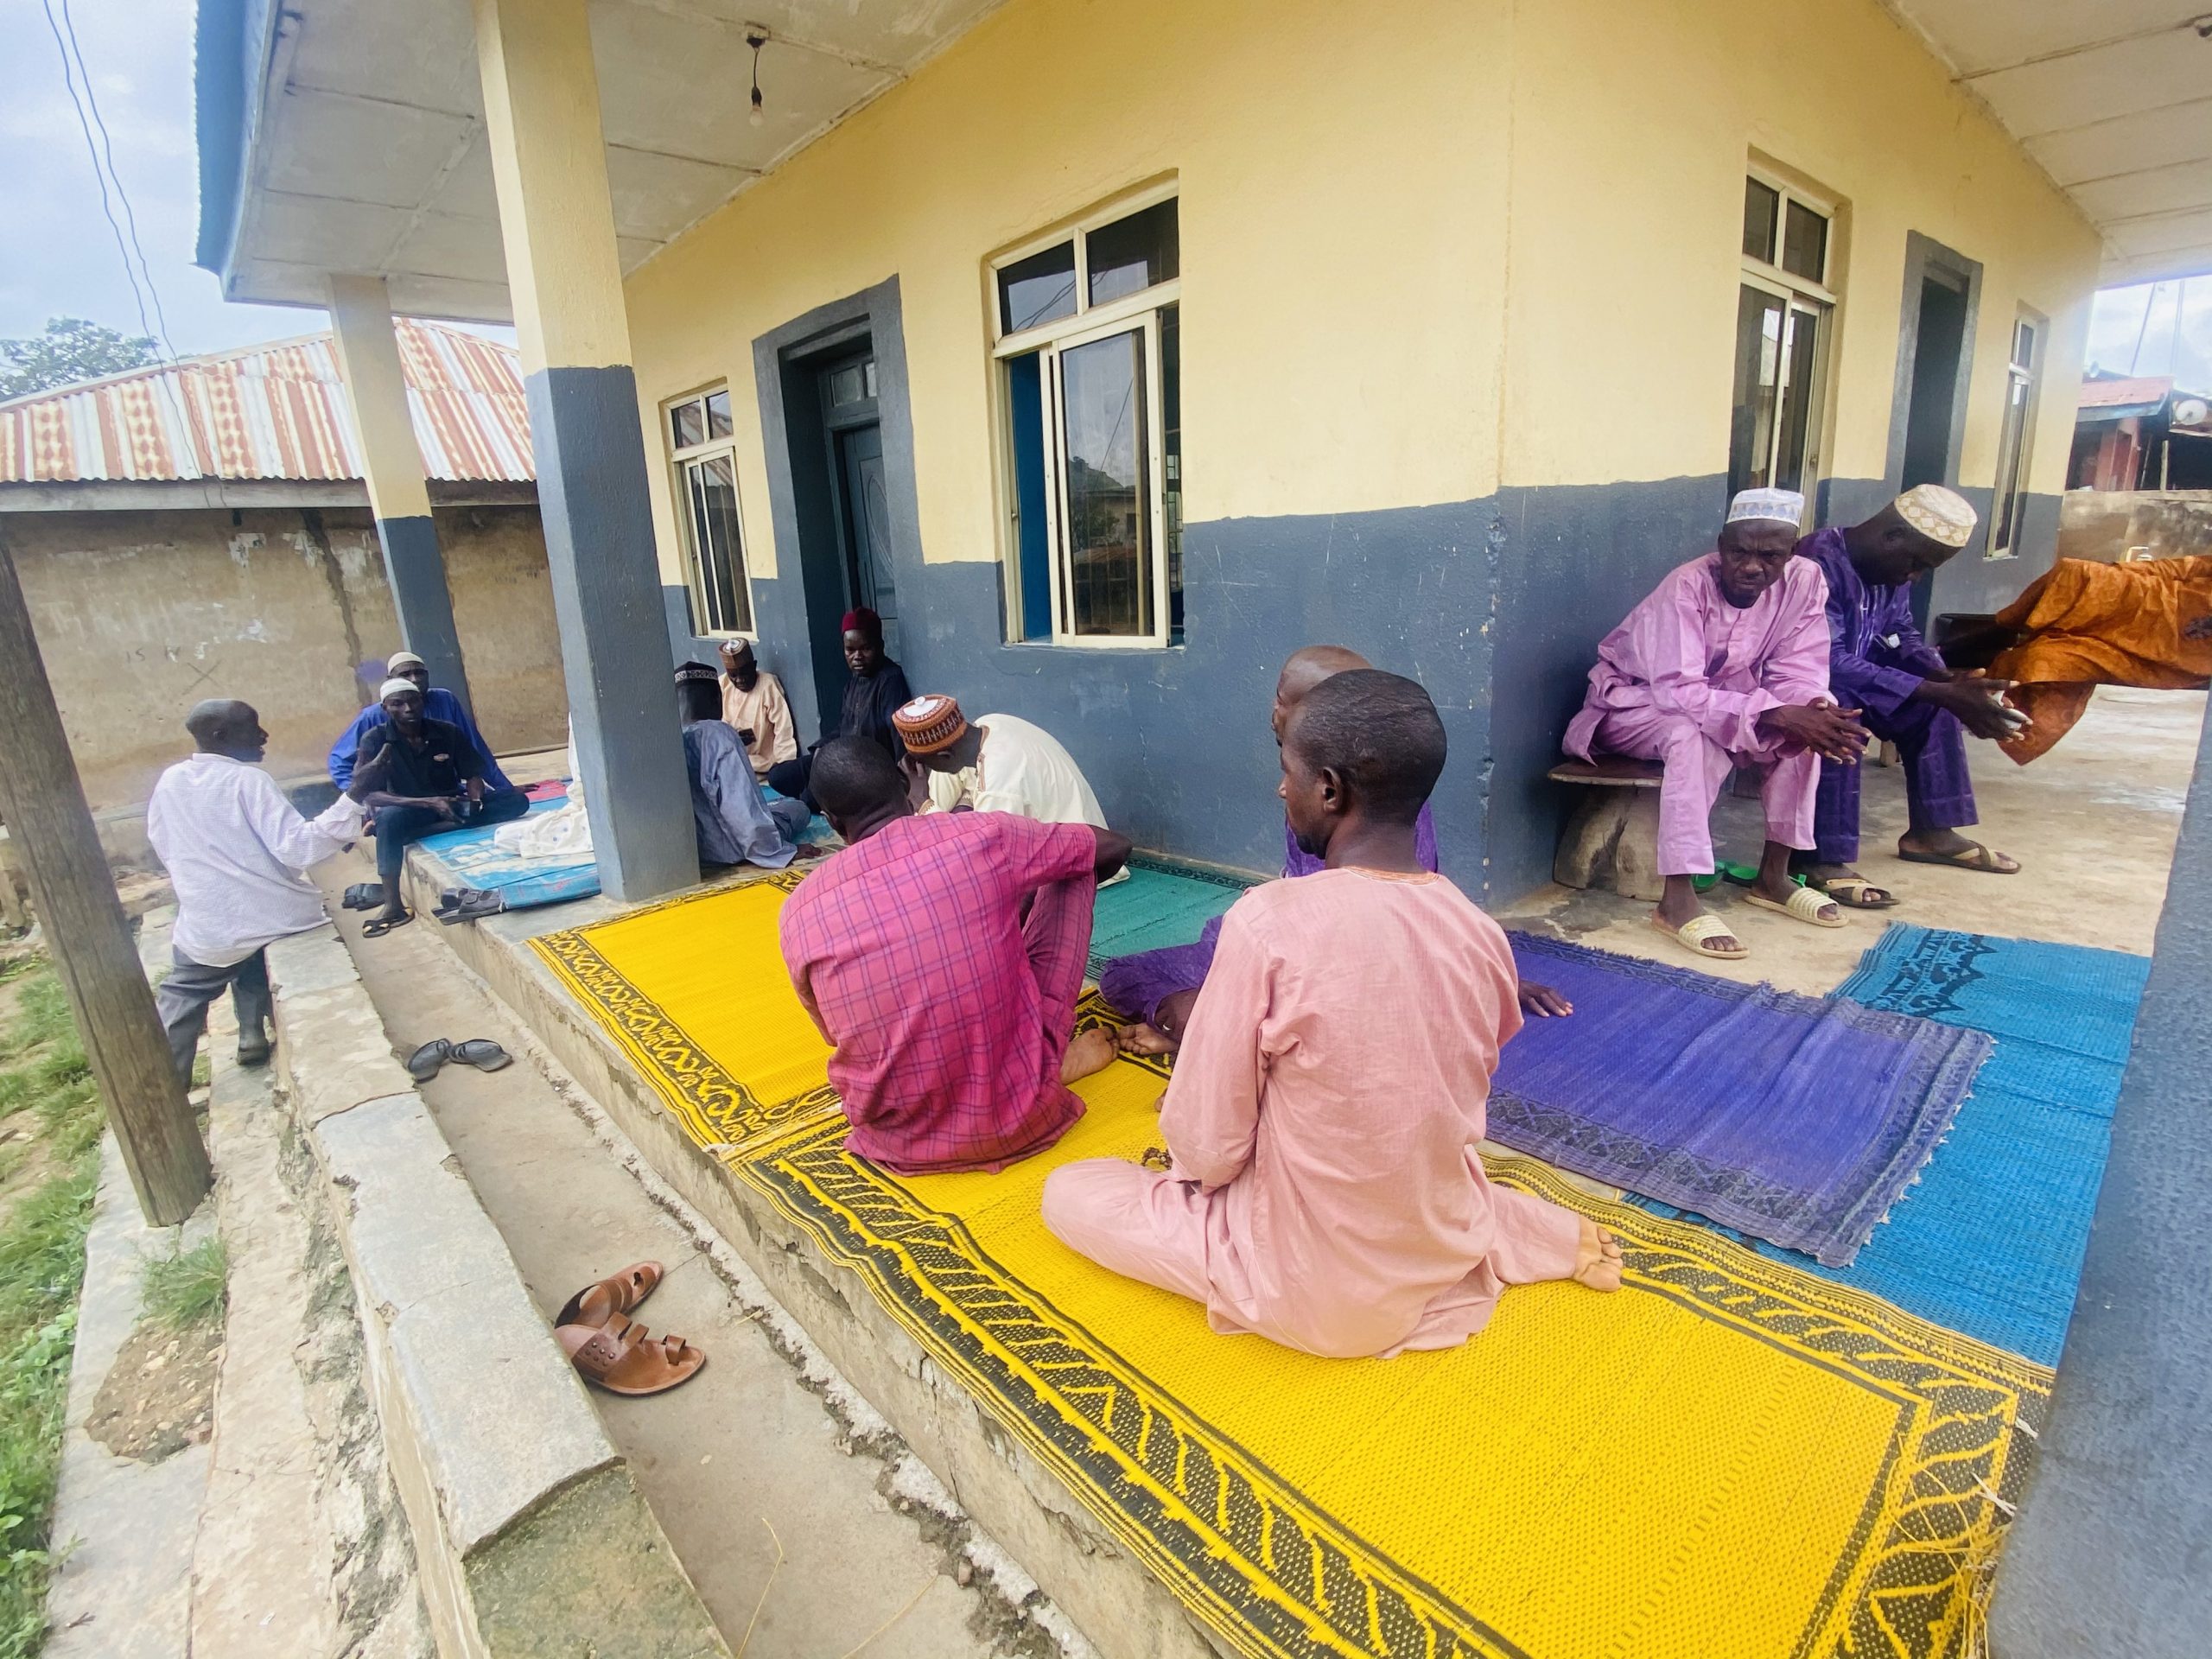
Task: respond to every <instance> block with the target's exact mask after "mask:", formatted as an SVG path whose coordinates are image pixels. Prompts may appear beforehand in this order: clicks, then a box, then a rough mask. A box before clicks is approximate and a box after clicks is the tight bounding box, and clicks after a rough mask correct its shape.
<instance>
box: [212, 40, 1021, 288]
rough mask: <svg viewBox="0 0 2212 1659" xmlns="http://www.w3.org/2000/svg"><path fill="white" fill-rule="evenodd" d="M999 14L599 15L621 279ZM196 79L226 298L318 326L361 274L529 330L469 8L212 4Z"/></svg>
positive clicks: (597, 48)
mask: <svg viewBox="0 0 2212 1659" xmlns="http://www.w3.org/2000/svg"><path fill="white" fill-rule="evenodd" d="M999 3H1001V0H901V3H899V4H895V5H894V4H865V5H863V4H841V5H822V4H819V3H810V0H592V3H591V7H590V17H591V30H592V44H593V54H594V60H595V63H596V67H597V69H598V74H599V83H600V117H601V125H602V128H603V130H604V133H605V137H606V143H607V181H608V184H609V186H610V187H611V188H612V192H613V201H614V229H615V235H616V241H617V245H618V247H619V249H620V256H621V261H622V268H623V270H625V271H629V270H635V269H636V268H637V267H638V266H639V264H643V263H644V262H645V260H647V259H650V258H651V257H652V256H653V255H654V254H655V253H657V252H658V251H660V250H661V249H662V248H663V247H664V246H666V245H668V244H669V243H670V242H671V241H672V240H674V239H675V238H677V236H679V235H681V234H682V233H683V232H684V231H685V230H686V229H687V228H689V227H690V226H692V225H694V224H696V223H697V222H698V221H699V220H700V219H702V218H704V217H705V216H706V215H707V214H709V213H712V212H714V211H715V209H716V208H717V207H721V205H722V204H723V203H724V202H726V201H728V200H729V199H730V198H731V197H732V196H734V195H735V194H738V193H739V192H740V191H741V190H743V189H744V188H746V187H747V186H748V185H750V184H751V183H753V181H755V180H756V179H758V178H760V176H761V175H764V174H766V173H767V172H768V171H769V170H771V169H772V168H774V167H776V166H777V165H778V164H779V163H780V162H783V161H784V160H785V159H786V158H787V157H789V156H792V155H794V154H796V153H797V152H798V150H800V149H804V148H805V146H806V145H808V144H809V143H812V142H813V141H814V140H815V139H816V138H817V137H821V136H822V134H823V133H824V132H827V131H828V130H829V129H830V128H831V127H833V126H835V125H836V124H837V123H838V122H840V121H842V120H843V119H845V118H847V117H848V116H849V115H851V114H852V113H853V112H854V111H857V110H859V109H860V108H861V107H862V106H863V105H867V104H868V103H869V102H871V101H872V100H873V99H876V98H878V97H880V96H881V95H882V94H883V93H884V92H887V91H888V90H889V89H890V88H891V87H893V86H896V85H898V84H899V81H901V80H903V79H905V78H906V76H908V75H909V74H911V73H913V71H914V70H915V69H916V68H917V67H918V66H919V65H920V64H921V63H922V62H923V61H925V60H926V59H928V58H930V57H931V56H932V55H934V54H936V53H937V52H938V51H940V50H942V49H943V48H944V47H945V46H947V45H949V44H950V42H951V41H953V40H955V39H957V37H958V36H959V35H962V34H963V33H964V32H965V31H966V30H967V29H969V28H970V27H971V26H972V25H974V24H975V23H976V22H977V21H978V20H980V19H981V18H982V17H983V16H985V15H986V14H988V12H990V11H991V10H995V8H996V7H997V5H998V4H999ZM756 29H765V32H766V35H767V37H768V43H767V45H766V47H765V48H763V49H762V51H761V53H760V86H761V90H762V102H763V120H762V123H761V124H760V125H759V126H757V127H756V126H754V125H753V124H751V122H750V120H749V119H748V116H749V113H750V97H749V94H750V90H751V86H752V79H753V52H752V49H751V48H749V47H748V46H747V44H746V36H747V35H748V34H749V33H753V32H754V31H755V30H756ZM195 74H196V80H197V87H198V104H199V108H198V129H199V137H200V246H199V255H198V257H199V263H200V264H201V265H203V266H205V267H207V269H208V270H213V271H214V272H215V273H216V275H217V276H218V277H219V279H220V280H221V283H222V288H223V294H224V297H226V299H232V300H245V301H253V302H259V303H263V304H274V305H313V306H321V305H325V304H327V288H326V279H327V276H328V275H329V274H330V273H332V272H348V273H360V274H366V275H378V276H382V277H385V279H386V280H387V281H388V283H390V285H391V302H392V308H393V309H394V310H395V311H396V312H397V313H399V314H401V315H409V316H419V317H445V318H451V319H454V320H456V321H480V322H505V321H512V309H511V308H510V306H509V303H508V298H507V288H506V260H505V250H504V248H503V246H502V245H501V242H500V237H499V206H498V202H497V200H496V199H495V197H494V194H493V183H492V158H491V151H490V149H489V145H488V143H487V141H486V135H485V127H484V111H483V98H482V92H481V87H480V84H479V81H478V79H477V70H476V42H475V35H474V25H473V23H472V21H471V12H470V7H469V5H468V3H467V0H377V3H375V4H360V3H347V0H283V3H281V4H280V3H277V0H200V12H199V39H198V48H197V67H196V70H195Z"/></svg>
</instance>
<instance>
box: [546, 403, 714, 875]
mask: <svg viewBox="0 0 2212 1659" xmlns="http://www.w3.org/2000/svg"><path fill="white" fill-rule="evenodd" d="M525 389H526V391H527V392H528V394H529V399H530V429H531V441H532V442H533V443H534V445H535V446H536V448H537V478H538V486H537V487H538V501H539V506H540V510H541V513H542V516H543V519H544V524H545V553H546V562H547V564H548V566H549V567H550V570H551V573H552V577H553V610H554V614H555V615H556V617H557V618H558V619H559V620H560V625H561V658H562V665H563V668H564V669H565V670H566V671H567V677H568V685H569V717H570V719H571V720H572V721H574V722H575V737H576V766H577V769H578V771H579V772H581V773H582V778H583V785H584V810H585V811H586V812H587V813H588V815H589V817H590V819H591V836H592V847H593V849H594V852H595V854H596V855H597V857H598V861H599V879H600V885H601V887H602V888H604V889H605V891H607V893H611V894H613V896H614V897H615V898H618V899H630V900H637V899H651V898H653V897H656V896H657V895H658V894H661V893H671V892H674V891H675V890H676V889H677V888H678V887H690V885H692V884H693V883H694V882H696V881H697V880H698V879H699V854H698V847H697V844H696V842H695V841H694V840H693V838H692V829H691V786H690V782H689V780H688V779H687V778H686V775H685V772H684V766H683V738H682V736H681V735H680V734H679V728H678V726H677V718H676V691H675V687H674V683H673V682H672V681H671V678H670V675H669V668H668V648H669V637H668V613H667V611H666V609H665V607H664V604H663V602H662V599H661V588H660V575H659V568H658V560H657V556H656V554H655V552H654V547H653V527H652V509H651V507H650V505H648V502H647V499H646V495H645V434H644V431H643V429H641V428H640V427H639V424H638V388H637V380H636V378H635V377H634V376H633V375H632V373H631V372H630V369H629V367H628V365H622V366H620V367H615V368H602V369H543V370H540V371H539V372H537V373H535V374H532V375H531V376H530V377H529V378H528V381H527V382H526V387H525ZM687 626H688V623H687Z"/></svg>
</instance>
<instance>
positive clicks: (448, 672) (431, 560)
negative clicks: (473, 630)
mask: <svg viewBox="0 0 2212 1659" xmlns="http://www.w3.org/2000/svg"><path fill="white" fill-rule="evenodd" d="M377 540H378V542H380V543H383V545H384V568H385V575H386V577H387V578H388V579H389V580H390V582H391V607H392V609H393V610H394V611H395V612H397V613H398V617H399V637H400V639H402V640H403V641H404V643H405V645H406V646H407V649H408V650H410V651H411V652H414V653H415V654H416V656H417V657H420V658H422V659H423V662H424V663H425V664H428V665H429V671H430V683H431V684H432V685H442V686H443V687H444V688H445V689H446V690H448V691H450V692H452V693H453V694H454V696H456V697H459V698H460V699H461V707H462V708H464V709H467V710H468V711H469V712H470V713H471V714H472V715H474V713H475V711H476V705H475V704H474V702H471V701H470V700H469V696H468V668H467V664H466V663H465V662H464V661H463V660H462V658H461V630H460V629H459V628H458V627H456V626H454V620H453V594H452V593H451V592H450V591H449V590H448V588H447V587H446V562H445V556H444V555H443V554H442V553H441V552H440V551H439V550H438V531H437V526H436V525H435V524H433V523H432V522H431V520H430V516H429V514H428V513H423V514H419V515H417V516H415V517H412V518H379V519H378V520H377Z"/></svg>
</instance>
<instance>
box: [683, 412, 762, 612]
mask: <svg viewBox="0 0 2212 1659" xmlns="http://www.w3.org/2000/svg"><path fill="white" fill-rule="evenodd" d="M683 475H684V482H685V485H686V486H687V488H686V493H687V494H688V495H689V497H690V506H691V557H692V563H693V565H694V567H695V569H696V574H697V577H698V582H699V599H700V603H701V606H702V608H703V610H704V611H705V613H706V615H705V619H704V620H705V622H706V626H707V631H708V632H709V633H743V632H750V631H751V629H752V626H753V601H752V595H751V594H748V593H747V591H746V584H745V563H744V552H743V549H742V545H741V539H740V538H741V531H740V529H739V526H738V520H737V479H736V475H735V474H734V472H733V471H732V470H731V466H730V458H729V457H728V455H709V456H708V457H706V458H705V459H704V460H702V461H689V462H687V463H685V466H684V468H683Z"/></svg>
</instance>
